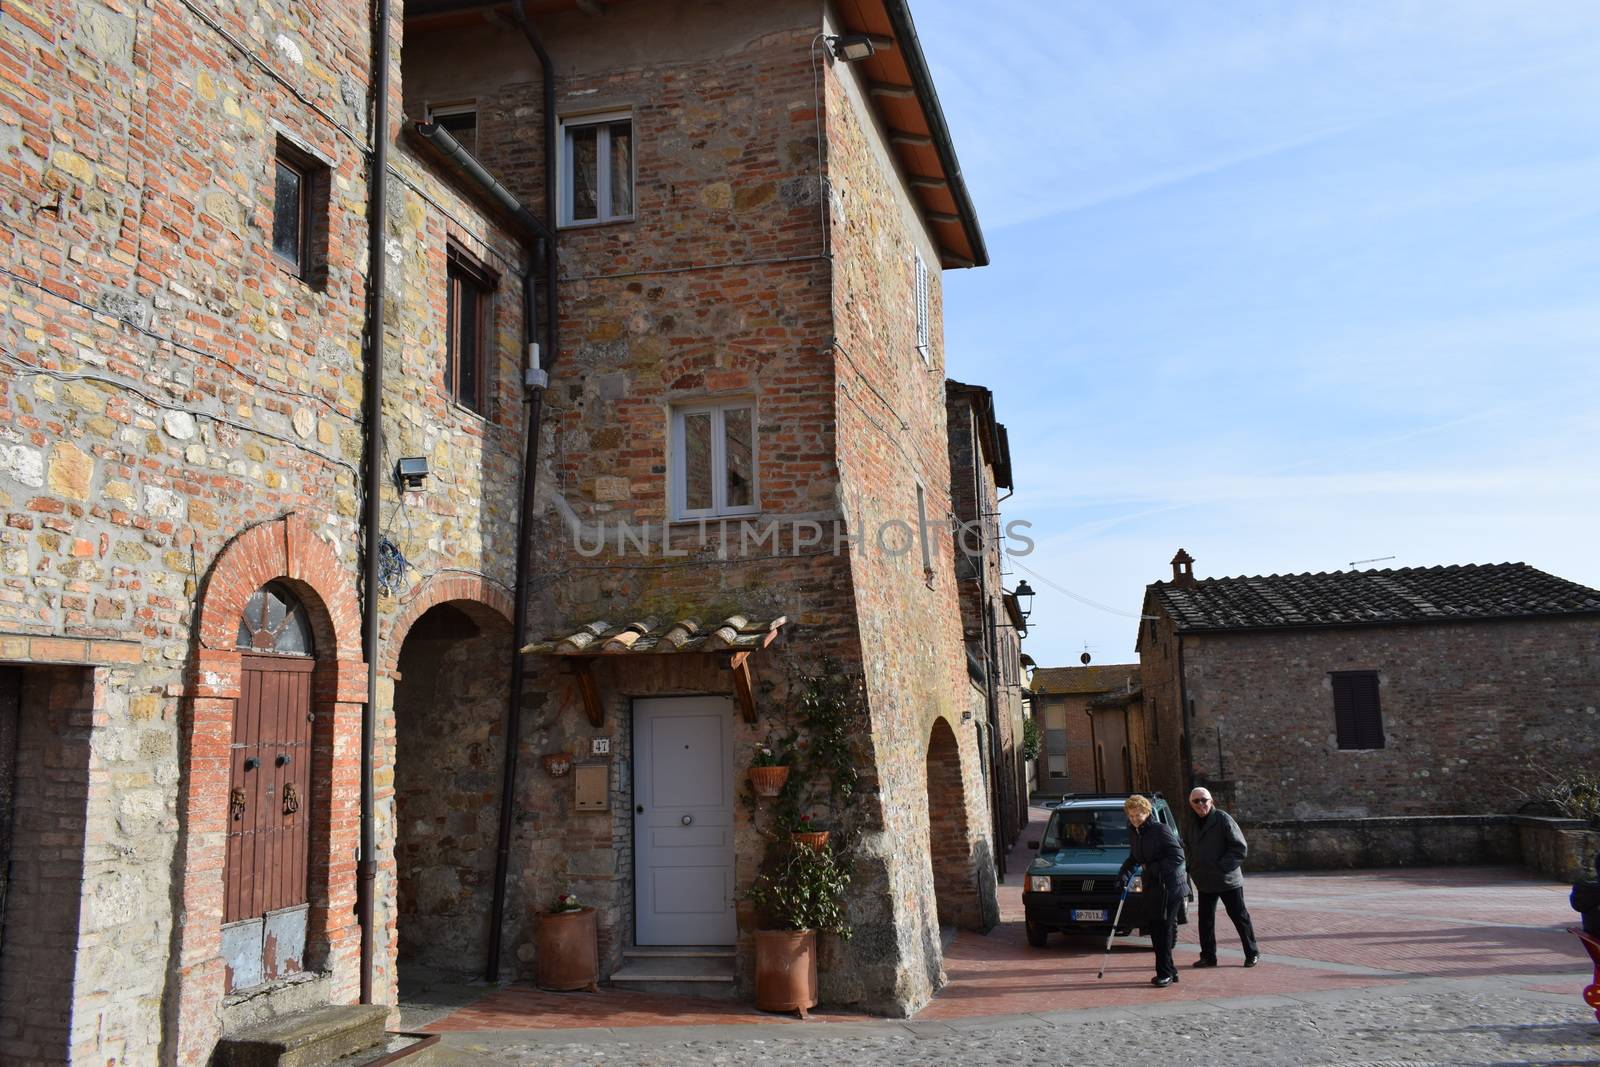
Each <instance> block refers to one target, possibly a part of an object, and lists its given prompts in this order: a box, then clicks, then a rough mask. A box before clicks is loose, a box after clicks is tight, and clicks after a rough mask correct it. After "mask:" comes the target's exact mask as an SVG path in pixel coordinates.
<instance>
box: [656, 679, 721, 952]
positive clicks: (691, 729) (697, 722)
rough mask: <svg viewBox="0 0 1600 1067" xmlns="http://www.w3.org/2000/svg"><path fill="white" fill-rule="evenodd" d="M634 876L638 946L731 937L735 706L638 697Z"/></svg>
mask: <svg viewBox="0 0 1600 1067" xmlns="http://www.w3.org/2000/svg"><path fill="white" fill-rule="evenodd" d="M633 707H634V712H633V715H634V717H633V730H634V734H633V739H634V746H633V747H634V751H633V766H634V811H635V814H634V885H635V901H636V904H635V906H636V908H637V911H638V924H637V929H636V930H635V933H634V940H635V942H636V943H637V944H640V945H731V944H733V943H734V941H735V938H736V933H737V923H736V919H735V915H734V899H733V895H734V885H733V705H732V704H731V702H729V701H728V700H727V699H725V698H723V697H685V698H674V699H650V700H636V701H634V705H633Z"/></svg>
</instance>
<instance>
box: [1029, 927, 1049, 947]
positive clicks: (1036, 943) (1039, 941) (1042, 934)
mask: <svg viewBox="0 0 1600 1067" xmlns="http://www.w3.org/2000/svg"><path fill="white" fill-rule="evenodd" d="M1024 928H1025V929H1026V930H1027V932H1028V944H1030V945H1032V946H1033V947H1034V948H1044V943H1045V942H1046V941H1048V940H1050V931H1049V930H1046V929H1045V928H1044V927H1042V926H1040V925H1039V924H1038V923H1025V924H1024Z"/></svg>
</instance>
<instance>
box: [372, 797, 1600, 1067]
mask: <svg viewBox="0 0 1600 1067" xmlns="http://www.w3.org/2000/svg"><path fill="white" fill-rule="evenodd" d="M1035 814H1036V816H1042V815H1043V812H1042V811H1040V810H1038V809H1036V811H1035ZM1037 829H1038V828H1037V827H1036V828H1035V829H1034V831H1032V832H1031V833H1029V834H1024V835H1023V840H1024V841H1026V840H1028V839H1029V838H1030V837H1033V838H1037V837H1038V833H1037ZM1029 858H1031V853H1028V852H1026V851H1023V850H1018V851H1016V852H1013V854H1012V855H1011V856H1010V857H1008V870H1009V871H1010V874H1011V877H1010V878H1009V879H1008V883H1009V884H1007V885H1004V886H1002V887H1001V918H1002V923H1001V925H1000V926H999V927H997V928H996V929H995V930H993V931H991V932H990V933H988V934H986V935H978V934H972V933H961V934H959V935H958V936H957V937H956V938H955V941H954V943H953V944H951V945H950V947H949V949H948V951H947V953H946V959H945V970H946V972H947V974H948V976H949V983H948V984H947V985H946V986H945V987H944V988H943V989H942V990H941V991H940V993H939V995H938V997H937V998H935V1000H934V1001H933V1003H931V1004H930V1005H928V1006H927V1007H926V1008H925V1009H924V1010H923V1011H922V1012H920V1013H919V1014H918V1015H917V1016H916V1017H915V1018H914V1019H912V1020H905V1021H884V1020H876V1019H871V1018H869V1017H866V1016H862V1015H853V1014H848V1013H837V1012H833V1013H823V1014H820V1015H818V1016H814V1018H813V1021H812V1022H809V1023H798V1022H796V1021H794V1020H793V1019H792V1017H784V1016H774V1015H767V1014H763V1013H760V1012H756V1011H755V1010H754V1009H752V1008H750V1007H748V1006H745V1005H741V1004H723V1003H718V1002H707V1001H702V1000H688V999H685V998H679V997H658V996H649V995H645V994H635V993H624V992H615V991H608V992H606V993H603V994H601V995H600V996H593V995H590V994H552V993H543V992H540V991H538V990H535V989H531V988H529V987H526V986H511V987H507V988H504V989H500V990H489V989H484V988H481V987H480V988H478V989H476V990H471V991H466V990H457V991H456V992H455V994H454V997H455V999H451V997H450V996H448V995H447V996H442V997H440V998H438V999H437V1001H436V1003H435V1004H434V1005H433V1006H432V1007H431V1008H430V1006H429V1005H427V1004H419V1003H413V1004H409V1005H406V1006H405V1012H404V1016H405V1021H406V1023H407V1025H408V1026H420V1025H423V1024H428V1025H427V1028H428V1029H430V1030H433V1031H435V1032H439V1033H441V1034H443V1035H444V1040H443V1042H442V1044H441V1046H440V1047H439V1049H438V1052H439V1053H441V1054H444V1055H450V1056H452V1057H455V1058H452V1059H449V1060H446V1059H444V1058H441V1059H439V1060H438V1062H439V1063H441V1064H444V1063H446V1062H450V1063H459V1064H462V1065H467V1064H472V1065H482V1064H524V1063H541V1064H545V1063H549V1064H607V1065H617V1067H626V1065H630V1064H633V1065H641V1067H643V1065H667V1064H731V1063H746V1062H750V1061H752V1060H761V1061H762V1062H771V1063H795V1064H811V1063H824V1062H833V1061H838V1060H841V1059H845V1060H848V1061H849V1062H851V1063H852V1064H859V1063H880V1062H881V1063H889V1062H893V1063H896V1064H947V1063H948V1064H955V1063H960V1064H966V1065H969V1067H983V1065H988V1064H1000V1063H1005V1064H1007V1065H1008V1067H1017V1065H1019V1064H1029V1063H1034V1064H1066V1063H1073V1064H1084V1063H1101V1062H1112V1061H1118V1060H1121V1059H1123V1058H1126V1057H1137V1059H1138V1062H1139V1067H1149V1065H1153V1064H1161V1063H1169V1062H1170V1063H1182V1064H1209V1063H1264V1064H1277V1063H1283V1064H1291V1063H1292V1064H1310V1065H1333V1064H1339V1065H1349V1067H1356V1065H1372V1067H1378V1065H1386V1064H1391V1063H1406V1064H1413V1063H1414V1064H1444V1063H1465V1064H1480V1063H1483V1064H1488V1063H1493V1064H1512V1063H1518V1064H1521V1063H1538V1064H1568V1063H1585V1064H1600V1026H1597V1024H1596V1021H1595V1018H1594V1013H1593V1012H1592V1011H1591V1010H1589V1009H1587V1008H1585V1007H1584V1005H1583V1002H1582V1000H1581V999H1580V996H1579V994H1580V992H1581V990H1582V989H1583V987H1584V985H1585V984H1586V983H1587V982H1588V981H1589V974H1590V971H1589V968H1588V960H1587V957H1585V956H1584V954H1583V950H1582V949H1581V948H1580V947H1579V945H1578V942H1577V939H1576V938H1574V937H1572V936H1571V935H1570V934H1568V933H1566V932H1565V930H1564V927H1565V926H1566V925H1569V924H1570V923H1571V922H1572V921H1573V920H1574V919H1575V918H1576V916H1574V915H1573V913H1572V912H1571V911H1570V910H1568V908H1567V901H1566V887H1564V886H1559V885H1556V884H1555V883H1552V882H1549V881H1547V880H1543V879H1539V878H1536V877H1533V876H1530V875H1529V874H1528V873H1527V872H1526V871H1522V870H1519V869H1516V868H1435V869H1426V870H1418V869H1410V870H1388V871H1341V872H1317V873H1300V874H1275V875H1263V874H1257V875H1250V876H1247V879H1246V890H1245V892H1246V899H1247V902H1248V904H1249V907H1250V911H1251V913H1252V915H1253V916H1254V920H1255V926H1256V931H1257V935H1258V937H1259V939H1260V941H1261V946H1262V952H1263V958H1262V963H1261V965H1260V966H1258V967H1254V968H1249V969H1246V968H1244V967H1241V966H1238V964H1239V963H1240V962H1241V953H1240V951H1239V949H1238V943H1237V940H1236V938H1235V936H1234V933H1233V929H1232V925H1231V924H1230V923H1229V922H1228V921H1227V919H1226V917H1225V916H1223V915H1220V914H1219V915H1218V931H1217V932H1218V936H1219V957H1220V958H1221V961H1222V963H1223V966H1221V967H1217V968H1215V969H1209V970H1204V971H1194V970H1191V969H1190V968H1188V967H1187V963H1188V962H1189V961H1190V960H1192V959H1193V958H1194V955H1195V946H1194V944H1193V937H1194V924H1193V923H1191V924H1190V925H1189V926H1187V927H1185V928H1183V933H1182V935H1181V937H1180V945H1179V948H1178V953H1177V955H1178V962H1179V966H1180V968H1181V969H1182V971H1183V980H1182V981H1180V982H1179V983H1178V984H1177V985H1175V986H1171V987H1169V988H1167V989H1164V990H1156V989H1153V988H1151V987H1150V985H1149V977H1150V975H1151V974H1152V973H1153V966H1152V964H1153V961H1152V959H1151V955H1150V950H1149V942H1148V941H1147V940H1144V939H1139V938H1129V939H1123V940H1120V941H1119V942H1118V944H1117V946H1116V948H1115V950H1114V951H1113V953H1112V954H1111V957H1110V960H1109V963H1108V965H1107V968H1106V975H1105V978H1104V980H1100V979H1097V978H1096V976H1095V975H1096V971H1097V970H1098V968H1099V966H1100V962H1101V958H1102V952H1103V945H1104V942H1100V941H1088V940H1084V939H1072V940H1069V939H1063V938H1059V937H1052V938H1051V941H1050V943H1049V944H1048V945H1047V946H1046V947H1045V948H1043V949H1035V948H1032V947H1030V946H1029V945H1027V943H1026V940H1025V938H1024V937H1023V934H1022V929H1021V918H1022V900H1021V892H1020V889H1019V888H1018V887H1019V884H1020V881H1021V877H1020V875H1021V871H1022V870H1023V868H1024V867H1025V865H1026V862H1027V860H1028V859H1029Z"/></svg>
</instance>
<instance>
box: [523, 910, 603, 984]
mask: <svg viewBox="0 0 1600 1067" xmlns="http://www.w3.org/2000/svg"><path fill="white" fill-rule="evenodd" d="M598 933H599V931H598V929H597V927H596V923H595V912H594V909H593V908H586V907H584V906H583V904H581V903H580V902H579V901H578V897H577V895H576V894H573V893H562V894H561V895H560V896H558V897H556V899H555V900H554V901H553V902H552V903H551V905H550V910H549V911H548V912H547V913H545V914H544V915H541V916H539V925H538V929H537V930H536V931H535V932H534V952H535V955H534V960H533V965H534V982H535V984H536V985H538V987H539V988H540V989H551V990H571V989H587V990H588V991H589V992H591V993H598V992H600V953H599V949H598Z"/></svg>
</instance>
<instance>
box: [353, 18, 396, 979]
mask: <svg viewBox="0 0 1600 1067" xmlns="http://www.w3.org/2000/svg"><path fill="white" fill-rule="evenodd" d="M374 33H375V35H376V40H375V41H374V42H373V45H374V47H373V51H374V53H375V55H374V56H373V66H374V70H373V76H374V81H375V84H374V86H373V96H374V106H373V115H372V129H373V138H372V140H373V147H372V162H371V167H372V170H371V173H370V174H369V175H368V182H369V185H370V186H371V191H370V193H369V194H368V201H367V314H368V316H369V318H368V320H367V381H366V390H367V395H366V409H367V410H366V418H365V420H364V424H363V426H362V437H363V438H364V440H363V441H362V449H363V450H364V452H365V458H366V468H367V469H366V501H365V503H366V506H365V508H363V509H362V510H363V513H364V514H363V518H362V521H363V522H364V524H365V526H366V529H365V531H364V532H365V535H366V536H365V537H364V538H363V551H364V553H365V558H364V559H363V560H362V564H363V576H362V588H361V595H362V601H363V602H362V605H361V653H362V655H364V656H366V658H367V699H366V703H364V704H363V705H362V706H361V835H360V839H361V858H360V861H359V865H358V868H357V875H356V915H357V918H358V921H359V922H360V924H361V1003H363V1004H371V1003H372V963H373V960H372V940H373V938H372V905H373V895H374V893H375V891H376V887H377V880H378V857H377V842H376V831H375V827H374V819H375V811H374V809H375V807H376V801H375V799H374V796H373V788H372V761H373V752H374V750H375V748H376V737H375V731H376V727H377V708H376V703H377V699H378V543H379V540H380V538H381V536H382V535H381V532H380V515H381V510H380V505H381V503H382V501H381V496H382V492H383V471H382V464H383V316H384V284H385V271H384V265H385V258H384V249H383V246H384V235H385V233H386V232H387V230H388V223H389V199H388V196H387V195H386V194H387V192H388V182H389V0H378V7H377V26H376V27H375V30H374Z"/></svg>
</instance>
